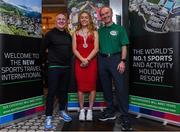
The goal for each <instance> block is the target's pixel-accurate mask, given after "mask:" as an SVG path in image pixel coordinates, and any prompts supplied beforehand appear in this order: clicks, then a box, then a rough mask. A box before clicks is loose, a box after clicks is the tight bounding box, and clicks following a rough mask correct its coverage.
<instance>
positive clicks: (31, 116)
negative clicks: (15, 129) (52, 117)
mask: <svg viewBox="0 0 180 132" xmlns="http://www.w3.org/2000/svg"><path fill="white" fill-rule="evenodd" d="M43 114H44V111H42V112H38V113H35V114H32V115H28V116H26V117H22V118H19V119H17V120H14V121H11V122H8V123H5V124H2V125H0V129H1V128H4V127H7V126H9V125H10V124H11V125H12V124H14V123H18V122H21V121H25V120H28V119H31V118H34V117H36V116H39V115H43Z"/></svg>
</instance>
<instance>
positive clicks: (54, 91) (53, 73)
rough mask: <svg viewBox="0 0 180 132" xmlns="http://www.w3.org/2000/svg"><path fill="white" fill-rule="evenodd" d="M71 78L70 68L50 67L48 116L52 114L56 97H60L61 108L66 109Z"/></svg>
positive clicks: (47, 102)
mask: <svg viewBox="0 0 180 132" xmlns="http://www.w3.org/2000/svg"><path fill="white" fill-rule="evenodd" d="M69 80H70V69H69V68H49V69H48V94H47V101H46V116H52V113H53V106H54V105H53V104H54V97H55V96H58V97H59V110H65V108H66V104H67V95H68V88H69Z"/></svg>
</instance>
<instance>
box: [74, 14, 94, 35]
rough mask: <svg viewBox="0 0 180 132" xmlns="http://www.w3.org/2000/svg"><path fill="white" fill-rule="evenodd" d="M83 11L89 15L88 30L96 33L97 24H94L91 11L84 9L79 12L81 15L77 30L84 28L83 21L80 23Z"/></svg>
mask: <svg viewBox="0 0 180 132" xmlns="http://www.w3.org/2000/svg"><path fill="white" fill-rule="evenodd" d="M83 13H86V14H87V15H88V17H89V25H88V27H87V28H88V30H89V31H88V32H89V33H90V34H92V35H94V31H95V30H96V28H95V26H94V23H93V19H92V16H91V15H90V13H89V12H87V11H82V12H80V13H79V16H78V25H77V28H76V31H79V30H80V29H81V28H82V25H81V23H80V18H81V15H82V14H83Z"/></svg>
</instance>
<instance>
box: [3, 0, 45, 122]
mask: <svg viewBox="0 0 180 132" xmlns="http://www.w3.org/2000/svg"><path fill="white" fill-rule="evenodd" d="M0 23H1V24H0V50H1V52H0V68H1V72H0V77H1V78H0V125H1V126H2V125H4V124H7V123H9V122H12V121H14V120H16V119H19V118H22V117H25V116H28V115H31V114H35V113H37V112H41V111H43V109H44V103H43V89H42V79H41V78H42V76H41V62H40V44H41V0H31V1H29V0H0Z"/></svg>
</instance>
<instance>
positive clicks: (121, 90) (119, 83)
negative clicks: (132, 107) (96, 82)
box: [98, 54, 128, 117]
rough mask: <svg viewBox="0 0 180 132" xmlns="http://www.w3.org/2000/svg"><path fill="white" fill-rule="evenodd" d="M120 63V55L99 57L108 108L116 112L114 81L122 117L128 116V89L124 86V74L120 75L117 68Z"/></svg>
mask: <svg viewBox="0 0 180 132" xmlns="http://www.w3.org/2000/svg"><path fill="white" fill-rule="evenodd" d="M119 63H120V54H116V55H113V56H110V57H104V56H101V55H99V56H98V71H99V77H100V81H101V85H102V88H103V94H104V99H105V101H106V102H107V105H108V106H107V108H108V110H110V111H111V112H114V104H113V91H112V79H113V81H114V85H115V94H116V98H117V105H118V110H119V111H120V113H121V115H122V116H124V117H126V116H128V89H127V88H126V87H125V86H124V74H120V73H119V72H118V70H117V66H118V64H119Z"/></svg>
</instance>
